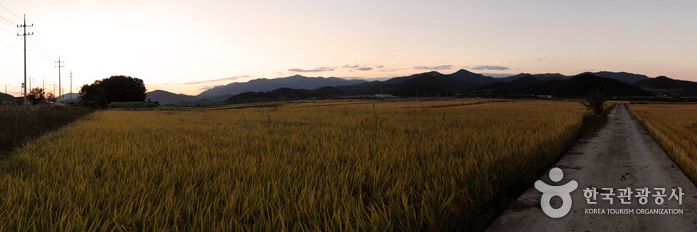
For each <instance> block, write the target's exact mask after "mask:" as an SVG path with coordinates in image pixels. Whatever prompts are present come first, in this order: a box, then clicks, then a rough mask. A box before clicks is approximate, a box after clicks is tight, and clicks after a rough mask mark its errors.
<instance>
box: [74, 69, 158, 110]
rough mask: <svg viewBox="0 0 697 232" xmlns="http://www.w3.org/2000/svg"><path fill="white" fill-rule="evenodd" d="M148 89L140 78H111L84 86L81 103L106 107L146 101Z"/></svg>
mask: <svg viewBox="0 0 697 232" xmlns="http://www.w3.org/2000/svg"><path fill="white" fill-rule="evenodd" d="M146 91H147V89H146V88H145V83H144V82H143V80H141V79H139V78H133V77H130V76H111V77H109V78H106V79H102V80H97V81H94V83H92V84H91V85H83V86H82V88H81V89H80V97H81V101H88V102H93V103H96V104H99V105H101V106H106V105H108V104H109V103H112V102H120V101H124V102H125V101H144V100H145V96H146Z"/></svg>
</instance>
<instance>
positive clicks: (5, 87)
mask: <svg viewBox="0 0 697 232" xmlns="http://www.w3.org/2000/svg"><path fill="white" fill-rule="evenodd" d="M7 86H8V84H7V83H5V94H7Z"/></svg>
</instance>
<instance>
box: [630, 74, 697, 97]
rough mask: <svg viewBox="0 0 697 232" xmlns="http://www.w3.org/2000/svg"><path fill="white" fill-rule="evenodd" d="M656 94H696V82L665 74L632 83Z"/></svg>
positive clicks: (676, 95) (681, 95)
mask: <svg viewBox="0 0 697 232" xmlns="http://www.w3.org/2000/svg"><path fill="white" fill-rule="evenodd" d="M634 85H635V86H637V87H641V88H642V89H646V90H648V91H649V92H652V93H653V94H657V95H665V96H671V97H685V96H697V82H692V81H683V80H676V79H671V78H668V77H665V76H659V77H656V78H649V79H644V80H641V81H638V82H636V83H634Z"/></svg>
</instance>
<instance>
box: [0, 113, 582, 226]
mask: <svg viewBox="0 0 697 232" xmlns="http://www.w3.org/2000/svg"><path fill="white" fill-rule="evenodd" d="M473 102H477V101H475V100H465V101H462V100H453V101H434V102H414V101H412V102H382V101H377V102H364V101H353V102H349V101H340V102H324V101H321V102H320V101H318V102H314V103H298V104H292V103H288V104H286V105H269V104H267V105H261V106H262V107H254V106H259V105H246V106H249V107H240V106H223V107H216V108H204V109H205V110H196V109H189V110H180V109H176V108H174V109H162V110H151V111H125V110H106V111H97V112H95V113H94V114H93V115H91V116H88V117H87V118H85V119H83V120H79V121H78V122H76V123H73V124H71V125H69V126H67V127H64V128H62V129H60V130H58V131H55V132H51V133H49V134H46V135H44V136H42V137H40V138H38V139H36V140H35V141H32V142H30V143H28V144H27V145H26V146H24V147H22V148H19V149H17V150H16V151H15V152H14V154H13V155H12V156H11V157H9V158H7V159H4V160H2V161H0V165H1V167H2V169H1V170H0V171H2V172H3V175H2V177H1V178H0V198H2V200H1V201H0V218H2V221H3V222H2V223H0V230H12V231H14V230H38V231H47V230H52V229H55V228H58V229H60V230H72V231H102V230H114V229H116V230H126V231H129V230H138V231H150V230H167V231H182V230H195V231H241V230H252V231H270V230H274V231H278V230H313V231H314V230H321V231H345V230H347V231H348V230H360V231H366V230H371V231H372V230H389V231H394V230H398V231H421V230H437V231H438V230H455V229H464V230H481V229H483V228H484V227H485V226H486V224H485V223H486V221H487V220H490V219H491V218H492V217H495V216H496V215H492V213H491V212H492V210H493V209H492V208H495V207H492V205H491V204H492V202H493V203H496V201H499V200H507V199H508V198H504V197H503V196H507V195H506V194H509V195H510V194H511V193H510V191H511V190H510V189H513V188H516V187H520V186H519V185H522V186H524V187H527V186H529V184H531V183H532V181H534V180H535V179H536V178H537V177H538V176H537V175H539V174H540V173H539V170H541V169H543V168H544V167H545V165H548V164H549V162H550V161H552V160H554V159H555V158H556V157H557V155H558V154H559V151H560V150H562V149H563V148H564V146H566V145H567V144H568V143H569V142H570V141H571V140H573V139H574V138H575V136H576V135H577V132H578V129H579V128H580V126H581V119H582V115H583V112H584V109H583V106H582V105H581V104H578V103H574V102H571V103H569V102H552V101H525V102H520V101H518V102H490V103H484V104H476V105H468V104H469V103H473ZM465 103H467V104H465ZM434 106H438V107H434ZM499 203H501V202H499ZM505 203H507V202H502V203H501V204H505Z"/></svg>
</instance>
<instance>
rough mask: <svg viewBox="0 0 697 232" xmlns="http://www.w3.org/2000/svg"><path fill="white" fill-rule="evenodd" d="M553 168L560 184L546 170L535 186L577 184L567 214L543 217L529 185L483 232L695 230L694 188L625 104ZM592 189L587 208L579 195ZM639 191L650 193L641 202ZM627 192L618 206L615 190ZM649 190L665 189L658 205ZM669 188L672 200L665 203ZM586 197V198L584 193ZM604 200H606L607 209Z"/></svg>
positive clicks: (557, 202) (696, 193) (538, 194)
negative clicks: (560, 176)
mask: <svg viewBox="0 0 697 232" xmlns="http://www.w3.org/2000/svg"><path fill="white" fill-rule="evenodd" d="M555 167H557V168H560V169H561V170H562V171H563V178H562V179H561V180H560V181H558V182H553V181H552V180H551V179H550V178H549V171H548V172H547V174H545V175H544V176H542V178H540V181H543V182H544V183H546V184H547V185H552V186H559V185H564V184H567V183H569V182H570V181H576V182H577V183H578V187H577V188H576V189H575V190H574V191H572V192H571V199H572V206H571V210H570V211H568V214H566V215H565V216H563V217H561V218H552V217H549V216H547V215H546V214H545V213H544V212H543V210H542V209H541V207H540V199H541V198H542V193H541V192H540V191H538V190H537V189H536V188H535V186H533V187H530V189H528V190H527V191H526V192H525V193H524V194H523V195H522V196H521V197H519V198H518V200H517V202H516V204H513V205H512V207H510V208H509V209H508V210H507V211H506V212H504V213H503V214H502V215H501V216H500V217H499V218H498V219H497V220H496V221H495V222H494V223H492V224H491V225H490V226H489V228H488V229H487V231H536V232H537V231H579V232H582V231H697V188H696V187H695V185H694V184H692V182H690V181H689V180H688V179H687V177H686V176H685V175H684V174H683V173H682V171H680V169H678V167H677V166H676V165H675V164H674V163H673V161H672V160H671V159H670V158H669V157H668V156H667V155H666V154H665V152H664V151H663V150H662V149H661V148H660V147H659V146H658V144H657V143H656V142H655V141H654V140H653V138H651V136H650V135H649V134H648V133H647V132H646V130H645V129H644V128H643V127H642V126H641V124H639V123H638V122H637V121H636V120H634V119H633V118H632V116H631V114H630V113H629V111H628V110H627V106H626V105H618V106H617V107H615V109H614V110H613V111H612V113H610V115H609V121H608V124H607V125H606V126H605V128H603V129H602V130H601V131H600V132H598V134H597V135H595V136H589V137H587V138H583V139H581V140H580V141H579V142H578V143H577V144H576V145H574V147H573V148H572V149H571V150H570V151H569V152H568V153H567V154H565V155H564V157H563V158H562V159H561V160H560V161H559V162H558V163H557V164H556V165H555ZM592 187H595V188H596V190H597V192H598V193H597V195H596V199H595V201H593V200H592V198H591V199H590V200H591V202H596V203H597V204H589V203H588V202H587V199H586V197H585V196H584V189H586V188H588V189H589V190H591V189H592ZM645 187H646V188H648V190H649V191H650V193H649V195H648V197H647V198H646V200H645V201H644V200H642V199H640V198H639V197H637V194H638V192H637V191H636V189H643V188H645ZM602 188H612V189H613V190H612V194H614V196H613V195H601V194H609V193H610V192H609V191H608V190H603V189H602ZM627 188H630V190H631V191H632V193H631V194H630V195H631V198H629V199H628V198H622V199H623V200H624V201H625V203H629V204H622V203H621V202H620V200H621V199H620V198H619V197H618V196H619V195H620V192H619V191H618V189H627ZM654 188H665V195H666V196H665V197H663V198H660V199H662V200H663V201H662V202H661V200H658V201H659V203H662V204H660V205H659V204H657V202H656V201H657V197H654V195H656V194H657V191H656V190H655V189H654ZM678 188H682V193H684V195H683V196H682V204H680V203H679V201H678V198H677V197H675V196H678V195H679V192H678V190H679V189H678ZM673 189H675V196H673V198H671V195H672V191H673ZM587 194H588V196H592V192H590V191H589V192H588V193H587ZM604 198H606V199H604ZM669 198H671V199H669ZM607 199H612V201H613V202H612V204H611V203H610V200H607ZM642 201H643V203H645V204H644V205H642V204H641V203H642ZM551 202H552V203H551V206H552V208H554V209H558V208H560V206H561V205H562V204H561V203H562V199H561V198H560V197H553V198H552V199H551ZM650 209H673V210H650ZM666 213H669V214H666ZM680 213H682V214H680Z"/></svg>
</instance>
